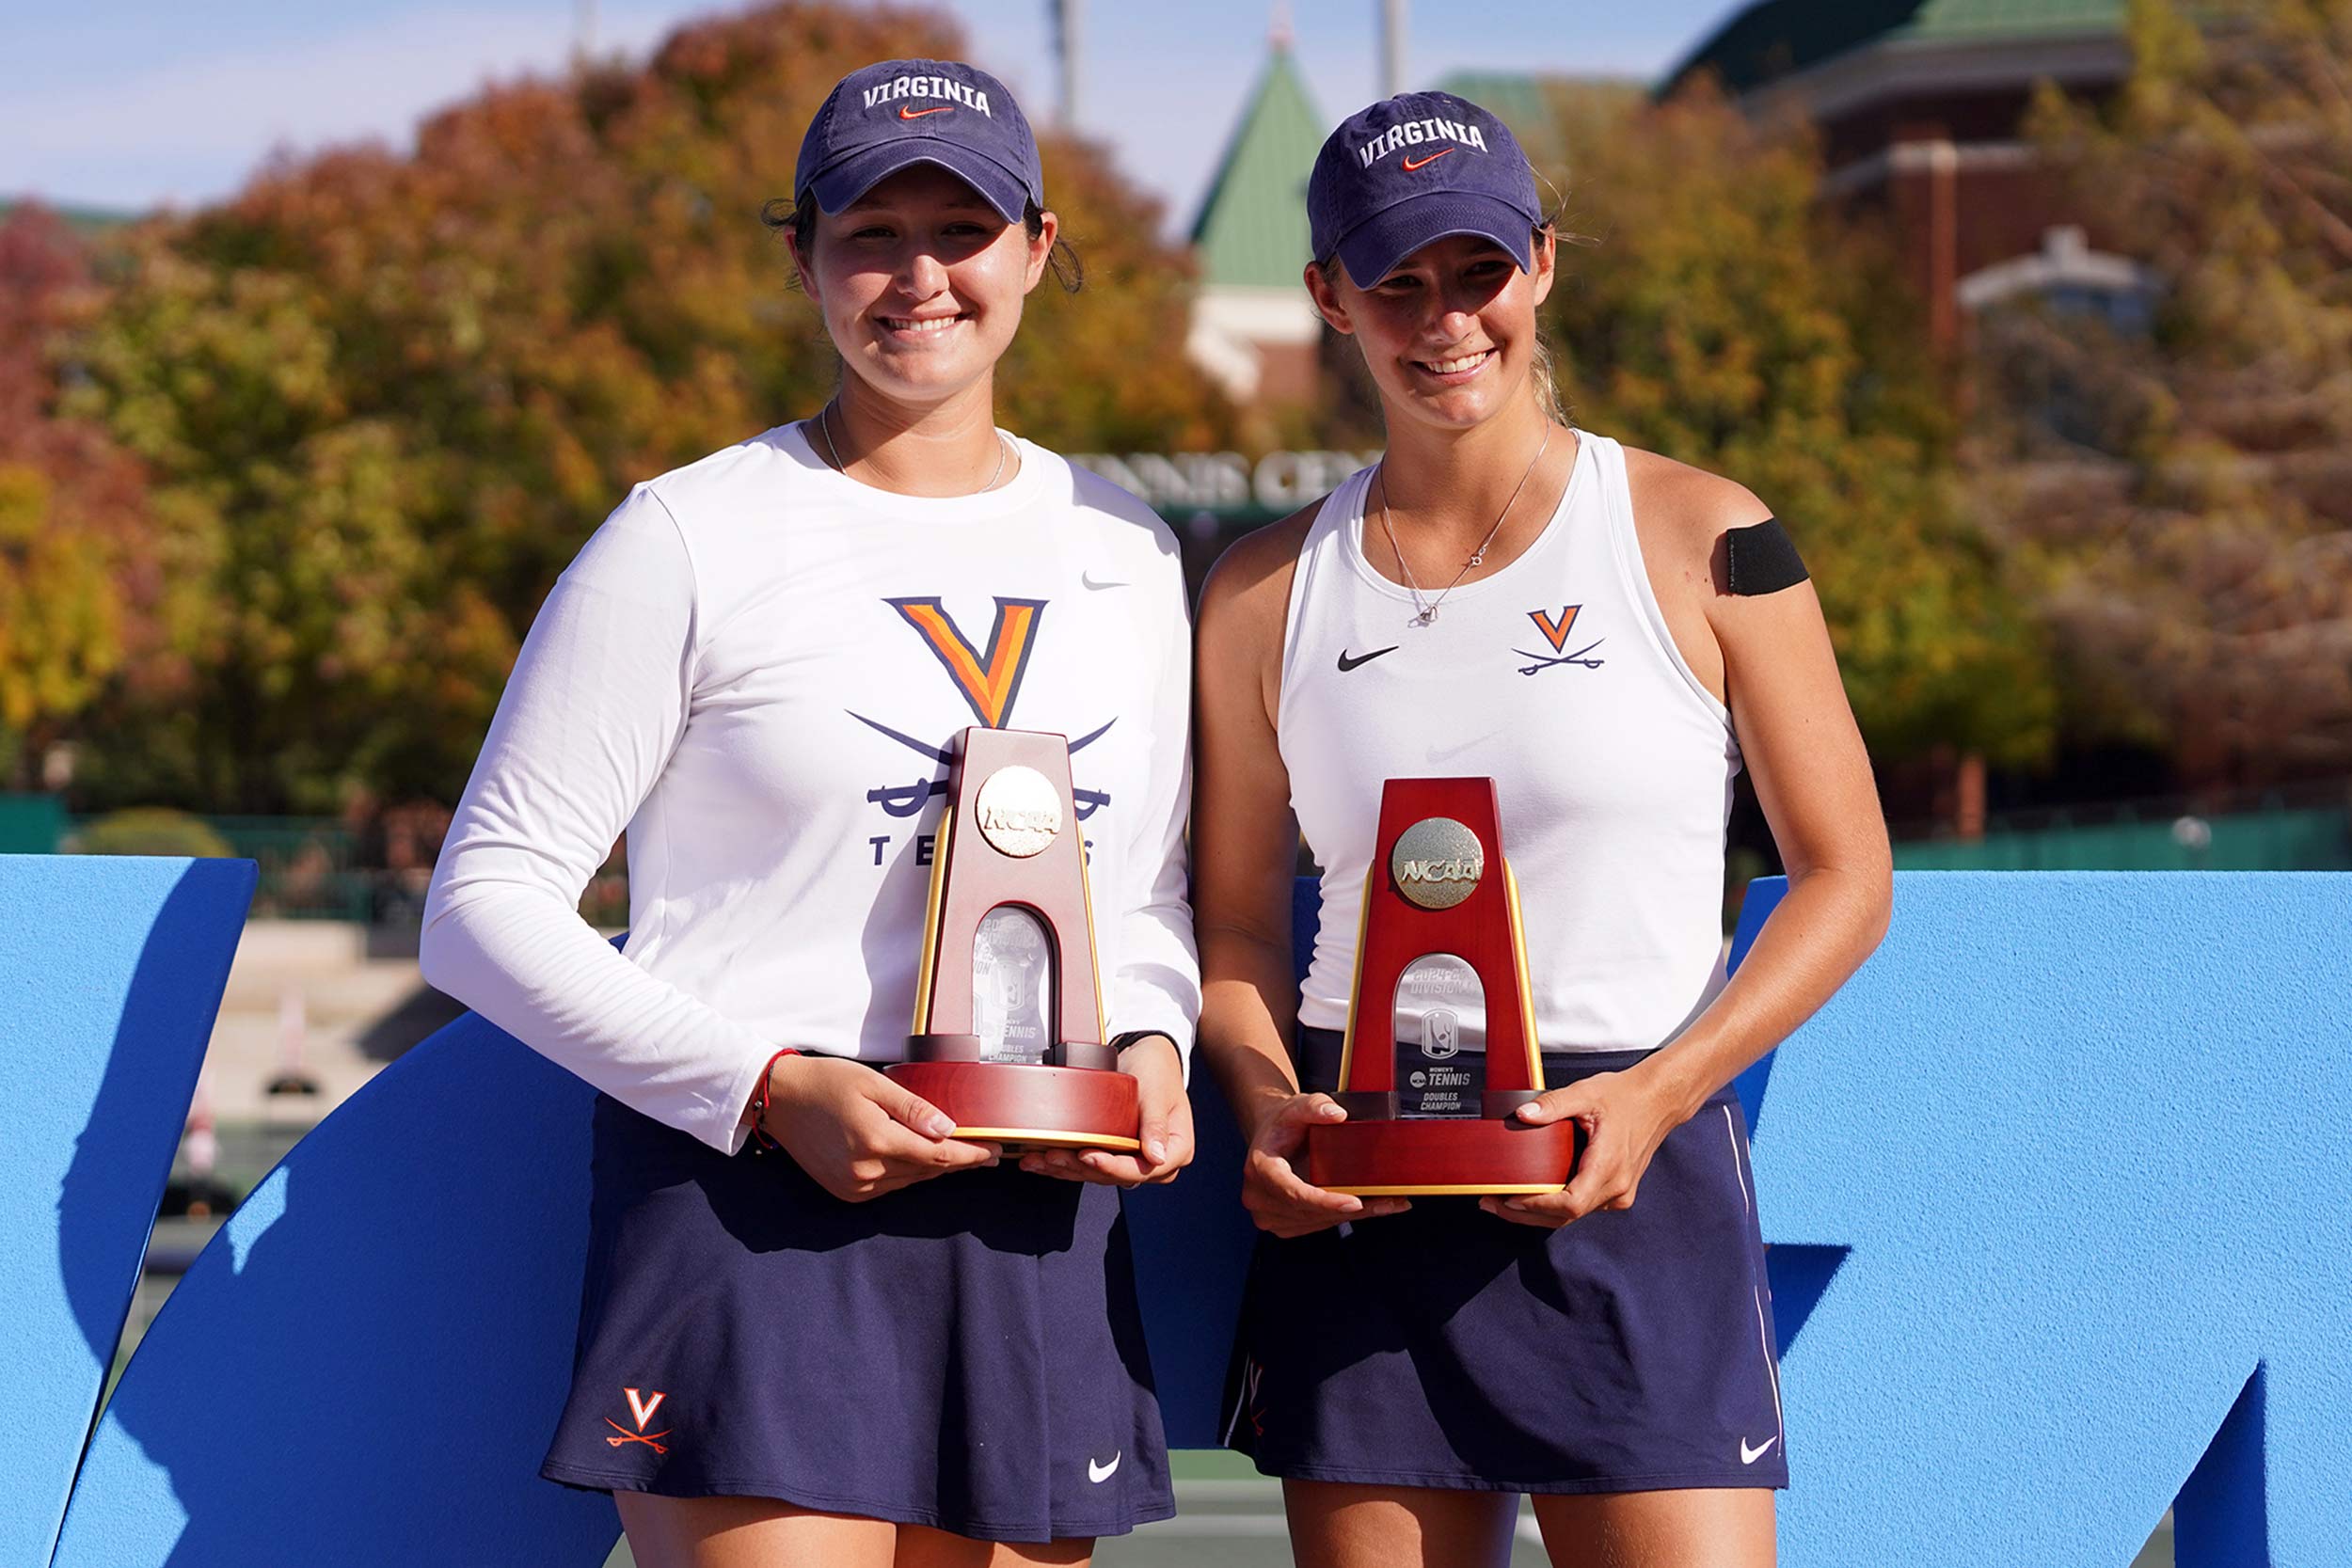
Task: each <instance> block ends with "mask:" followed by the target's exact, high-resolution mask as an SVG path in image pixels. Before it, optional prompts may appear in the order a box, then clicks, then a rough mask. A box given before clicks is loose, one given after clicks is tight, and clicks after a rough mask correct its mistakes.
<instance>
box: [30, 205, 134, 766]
mask: <svg viewBox="0 0 2352 1568" xmlns="http://www.w3.org/2000/svg"><path fill="white" fill-rule="evenodd" d="M95 301H96V295H95V293H94V290H93V288H92V285H91V280H90V276H89V264H88V257H87V253H86V251H85V248H84V246H83V245H82V243H81V241H80V240H78V239H77V238H76V237H75V236H74V235H73V234H72V232H71V231H70V230H68V229H67V227H66V225H65V224H64V223H63V222H62V221H61V220H60V219H59V218H58V217H57V216H56V214H53V213H50V212H48V211H46V210H45V209H42V208H40V207H38V206H32V205H25V206H20V207H17V208H15V209H13V210H12V211H11V212H10V213H9V214H8V216H7V218H6V219H5V220H0V788H18V789H24V788H32V787H36V786H37V785H38V784H40V782H41V781H40V774H41V762H42V758H43V755H44V753H45V752H47V751H48V749H49V747H50V746H51V744H52V743H53V742H55V741H56V740H57V739H59V738H61V737H62V736H64V735H65V734H67V733H68V732H69V730H70V728H71V726H72V721H74V720H75V719H76V718H77V717H78V716H79V715H81V714H82V713H83V712H84V710H86V709H87V707H89V705H91V704H92V703H93V702H94V701H95V700H96V699H97V698H98V696H99V694H100V693H101V692H102V691H103V689H104V688H105V685H106V683H107V682H108V681H109V680H110V679H111V678H113V677H114V676H115V675H116V674H117V673H118V672H119V671H120V670H122V668H123V667H124V665H125V664H126V662H127V661H128V660H130V659H131V658H132V657H134V656H135V655H137V654H139V653H141V652H144V651H148V650H149V649H151V646H152V639H151V638H150V637H149V636H148V635H147V632H148V631H149V629H150V627H149V621H148V613H149V612H150V611H151V610H152V607H153V601H154V598H155V594H156V589H157V578H156V574H155V573H154V571H153V569H152V562H151V560H149V559H148V558H147V555H146V549H145V546H146V544H147V540H146V536H145V535H146V515H145V508H144V489H143V486H142V483H141V481H140V476H139V474H138V471H137V469H136V467H135V465H133V464H132V463H131V462H130V461H129V460H128V459H127V458H126V457H125V455H124V454H123V453H122V452H121V451H119V450H117V449H116V448H115V447H114V446H113V444H112V443H110V442H109V441H108V440H107V439H106V437H105V436H104V435H103V432H101V431H100V430H98V429H97V428H95V427H94V426H92V425H89V424H87V423H83V422H79V421H75V420H69V419H63V418H60V417H59V415H58V413H57V408H56V403H57V392H58V375H57V364H56V358H55V349H56V341H57V339H58V337H59V335H60V334H61V333H64V332H66V331H67V330H69V329H70V328H71V327H72V325H74V324H75V323H76V322H77V320H79V319H81V318H83V317H84V316H85V315H86V314H87V312H88V311H89V310H91V309H93V308H94V306H95Z"/></svg>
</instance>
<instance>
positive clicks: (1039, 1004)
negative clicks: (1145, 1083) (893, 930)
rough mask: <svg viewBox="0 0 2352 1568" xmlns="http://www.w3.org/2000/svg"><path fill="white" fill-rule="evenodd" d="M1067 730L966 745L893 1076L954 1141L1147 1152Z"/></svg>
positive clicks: (943, 827) (1002, 735)
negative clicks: (1101, 953) (1106, 998)
mask: <svg viewBox="0 0 2352 1568" xmlns="http://www.w3.org/2000/svg"><path fill="white" fill-rule="evenodd" d="M1077 822H1078V816H1077V810H1076V805H1075V802H1074V801H1073V799H1072V797H1071V788H1070V748H1069V744H1068V743H1067V742H1066V741H1065V740H1064V739H1063V738H1062V737H1061V736H1057V735H1041V734H1038V733H1036V732H1034V731H1029V730H996V729H986V728H982V727H980V726H977V725H975V726H973V727H972V728H970V729H967V730H965V731H964V732H963V734H962V735H961V736H960V737H958V741H957V747H956V761H955V767H954V770H953V772H952V774H951V775H950V778H949V783H948V804H947V810H946V814H945V815H944V816H942V817H941V818H940V824H939V837H938V841H937V845H936V847H935V848H934V850H933V852H932V858H931V896H930V913H929V914H928V915H927V916H926V917H925V918H924V922H923V954H922V958H921V968H920V970H919V971H918V972H917V974H916V977H915V992H914V1034H912V1035H910V1036H908V1037H907V1059H906V1060H905V1061H903V1062H898V1063H896V1064H894V1065H892V1066H890V1067H888V1068H885V1069H883V1070H884V1071H886V1072H888V1073H889V1074H890V1076H891V1077H892V1078H894V1079H896V1080H898V1082H899V1083H900V1084H903V1085H906V1087H908V1088H909V1089H911V1090H913V1091H914V1093H916V1094H919V1095H921V1096H922V1097H923V1098H924V1099H925V1100H928V1101H930V1102H931V1103H932V1104H933V1105H936V1106H938V1107H939V1109H940V1111H941V1112H942V1113H943V1114H945V1115H946V1117H947V1118H948V1119H949V1120H950V1121H952V1122H954V1123H955V1124H956V1132H955V1135H956V1136H957V1137H959V1138H970V1139H975V1140H979V1141H984V1142H988V1143H1000V1144H1003V1145H1005V1146H1006V1147H1007V1148H1030V1147H1051V1148H1108V1149H1117V1150H1120V1151H1122V1152H1134V1151H1136V1150H1137V1149H1139V1148H1141V1147H1142V1145H1141V1144H1140V1142H1139V1141H1138V1134H1139V1131H1140V1120H1141V1117H1140V1113H1139V1110H1138V1107H1137V1101H1136V1081H1135V1079H1133V1078H1132V1077H1130V1076H1128V1075H1127V1074H1126V1073H1123V1072H1121V1071H1120V1070H1119V1061H1118V1053H1117V1052H1116V1051H1115V1050H1113V1049H1112V1047H1111V1046H1109V1045H1108V1044H1105V1043H1104V1039H1103V993H1102V988H1101V983H1100V981H1099V979H1098V977H1097V975H1096V973H1095V967H1094V908H1093V896H1092V894H1091V892H1090V891H1089V888H1088V886H1087V879H1086V851H1085V847H1084V845H1083V844H1082V843H1081V842H1080V840H1081V835H1080V833H1079V832H1078V826H1077Z"/></svg>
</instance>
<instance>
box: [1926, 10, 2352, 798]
mask: <svg viewBox="0 0 2352 1568" xmlns="http://www.w3.org/2000/svg"><path fill="white" fill-rule="evenodd" d="M2183 9H2184V8H2176V7H2174V6H2172V5H2170V4H2167V3H2163V0H2138V3H2137V4H2136V5H2135V6H2134V8H2133V15H2132V23H2131V40H2132V46H2133V51H2134V60H2135V63H2134V68H2133V72H2132V75H2131V78H2130V80H2129V82H2128V83H2127V84H2126V86H2125V87H2124V89H2123V90H2122V93H2121V94H2120V95H2118V96H2117V97H2116V99H2115V100H2114V101H2113V102H2112V103H2110V104H2108V105H2106V107H2104V108H2103V109H2098V110H2093V109H2090V108H2086V107H2083V106H2081V105H2078V104H2070V103H2067V102H2065V101H2064V100H2062V99H2059V98H2058V97H2057V96H2056V95H2055V94H2045V96H2044V99H2043V101H2042V103H2041V104H2040V105H2039V107H2038V110H2037V134H2038V135H2039V137H2040V139H2041V141H2042V146H2043V147H2044V149H2045V150H2047V151H2048V152H2049V153H2050V154H2051V155H2052V156H2053V157H2054V159H2056V160H2057V161H2058V164H2059V165H2060V166H2062V167H2064V168H2065V169H2067V170H2068V171H2069V172H2070V173H2071V175H2072V177H2073V180H2074V188H2075V191H2076V193H2077V198H2078V199H2079V200H2080V201H2081V202H2082V203H2083V204H2084V210H2085V212H2086V213H2087V214H2088V215H2089V217H2090V222H2091V223H2092V225H2093V227H2094V231H2095V232H2096V233H2098V234H2099V236H2100V237H2101V240H2102V244H2103V247H2104V248H2108V249H2112V250H2118V251H2121V252H2122V253H2123V254H2126V255H2129V256H2132V257H2134V258H2137V259H2139V260H2141V261H2144V262H2145V263H2146V265H2147V267H2148V269H2149V272H2150V275H2151V282H2152V285H2153V288H2152V290H2151V293H2150V294H2149V296H2148V297H2149V305H2148V307H2147V308H2146V309H2145V310H2144V314H2145V318H2146V319H2145V320H2144V321H2143V320H2141V319H2138V318H2139V316H2140V314H2141V313H2142V312H2136V311H2134V310H2131V309H2124V310H2121V311H2114V310H2111V311H2108V312H2106V313H2104V314H2089V313H2085V312H2083V311H2081V310H2078V309H2077V310H2069V309H2065V308H2064V307H2063V303H2062V302H2053V303H2046V304H2044V305H2042V306H2040V307H2027V308H2021V309H2013V310H2010V311H2005V312H2003V313H2001V314H2000V315H1999V316H1998V317H1997V318H1994V319H1991V320H1988V321H1987V323H1986V324H1985V332H1984V342H1983V348H1982V352H1981V354H1980V356H1979V375H1980V379H1981V384H1982V387H1981V393H1980V401H1981V403H1982V404H1983V405H1984V407H1985V409H1986V415H1987V417H1986V419H1985V420H1984V422H1983V426H1982V429H1981V432H1980V434H1979V439H1978V441H1977V443H1976V447H1975V450H1974V452H1973V461H1972V467H1974V469H1975V470H1976V473H1977V475H1978V481H1977V483H1978V485H1979V489H1980V491H1981V492H1983V493H1984V494H1986V495H1987V496H1989V497H1991V498H1992V499H1993V505H1994V508H1995V509H1996V510H1997V511H1998V513H1999V514H2000V515H2004V516H2006V517H2007V518H2009V519H2010V523H2009V527H2008V535H2009V537H2008V541H2007V545H2008V548H2009V550H2010V553H2011V555H2012V558H2013V560H2014V562H2015V563H2016V570H2017V576H2018V578H2019V580H2020V581H2021V583H2023V584H2024V586H2025V588H2026V592H2028V593H2029V594H2031V595H2032V596H2033V598H2034V600H2035V602H2036V604H2037V606H2038V608H2039V610H2040V612H2041V614H2042V616H2043V617H2045V618H2046V620H2047V622H2048V624H2049V625H2050V626H2051V627H2052V628H2053V631H2054V633H2055V636H2056V638H2057V641H2058V648H2059V650H2060V653H2061V657H2063V658H2064V660H2065V663H2066V667H2067V669H2068V671H2069V675H2070V679H2069V687H2070V690H2071V691H2072V692H2073V693H2074V701H2075V705H2076V707H2077V709H2078V710H2079V715H2080V721H2081V722H2082V723H2084V724H2085V725H2088V726H2095V727H2096V728H2098V729H2100V730H2103V731H2106V733H2110V734H2120V735H2123V736H2131V737H2135V738H2138V739H2142V740H2145V741H2148V742H2152V743H2153V744H2155V745H2158V746H2161V747H2164V748H2166V749H2167V750H2169V752H2170V753H2171V754H2172V756H2173V758H2174V761H2175V764H2176V766H2177V767H2178V768H2179V769H2180V770H2181V771H2182V773H2183V774H2184V775H2185V777H2186V778H2187V779H2188V780H2189V782H2191V783H2192V784H2260V783H2265V782H2267V781H2269V780H2272V779H2275V778H2278V777H2280V776H2283V775H2290V774H2296V773H2331V774H2337V773H2343V772H2344V771H2347V770H2352V465H2348V464H2347V460H2346V457H2345V453H2346V452H2347V451H2352V178H2347V171H2348V170H2352V94H2347V90H2346V83H2347V81H2352V0H2248V3H2242V4H2235V5H2229V6H2213V5H2200V6H2197V7H2195V8H2194V10H2195V12H2196V14H2197V15H2198V16H2200V17H2201V18H2202V19H2203V20H2204V22H2205V24H2206V26H2205V28H2204V30H2203V31H2202V32H2201V31H2200V30H2199V28H2198V27H2196V26H2192V25H2191V24H2189V22H2188V21H2187V20H2186V19H2185V16H2184V15H2183ZM2122 303H2123V304H2124V305H2126V306H2130V305H2132V304H2133V303H2134V302H2133V301H2132V300H2131V299H2129V298H2126V299H2125V300H2124V301H2122Z"/></svg>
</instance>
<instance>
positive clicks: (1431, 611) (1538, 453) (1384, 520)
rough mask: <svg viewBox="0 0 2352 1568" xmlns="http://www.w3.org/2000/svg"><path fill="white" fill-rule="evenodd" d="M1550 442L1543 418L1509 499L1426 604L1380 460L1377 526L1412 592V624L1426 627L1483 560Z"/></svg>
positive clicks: (1386, 471) (1384, 463) (1547, 422)
mask: <svg viewBox="0 0 2352 1568" xmlns="http://www.w3.org/2000/svg"><path fill="white" fill-rule="evenodd" d="M1550 445H1551V421H1550V420H1545V421H1544V438H1543V439H1542V440H1541V441H1540V442H1538V443H1536V446H1535V455H1534V456H1533V457H1531V458H1529V459H1528V460H1527V468H1526V471H1525V472H1523V473H1521V474H1520V475H1519V482H1518V483H1517V484H1515V485H1513V486H1512V487H1511V499H1509V500H1507V501H1504V502H1503V503H1502V511H1501V512H1499V513H1497V514H1495V526H1494V527H1492V528H1490V529H1488V530H1487V531H1486V538H1484V539H1481V540H1480V541H1479V542H1478V547H1477V548H1476V549H1474V550H1472V551H1470V559H1469V560H1468V561H1465V562H1462V570H1461V571H1459V572H1456V573H1454V581H1453V582H1449V583H1447V584H1446V585H1445V586H1444V587H1443V588H1441V589H1439V590H1438V596H1437V597H1436V598H1434V599H1432V600H1430V601H1429V602H1428V603H1427V604H1423V603H1422V602H1421V584H1420V583H1418V582H1416V581H1414V580H1413V568H1412V567H1411V566H1410V565H1409V564H1407V563H1406V560H1405V548H1404V546H1401V545H1399V544H1398V543H1397V542H1396V530H1395V528H1394V527H1393V526H1391V524H1390V522H1389V460H1388V459H1387V458H1385V457H1384V458H1382V459H1381V460H1380V529H1381V531H1382V532H1384V533H1386V534H1387V535H1388V536H1389V548H1390V549H1391V550H1394V551H1395V552H1396V568H1397V570H1398V571H1400V572H1403V573H1404V574H1405V590H1406V593H1408V594H1412V595H1413V625H1415V626H1428V625H1429V624H1430V623H1431V622H1433V621H1435V620H1437V618H1438V606H1439V605H1441V604H1443V603H1445V596H1446V595H1447V594H1451V593H1453V592H1454V583H1458V582H1460V581H1461V580H1462V578H1463V576H1464V575H1465V574H1467V573H1468V572H1469V571H1470V568H1471V567H1473V566H1476V565H1480V564H1482V563H1483V562H1485V561H1486V546H1489V545H1491V544H1493V543H1494V542H1495V535H1496V534H1498V533H1501V532H1502V519H1503V518H1505V517H1508V516H1509V515H1511V508H1512V507H1513V506H1514V505H1516V504H1518V499H1519V492H1520V491H1521V490H1524V489H1526V488H1527V480H1528V476H1529V475H1530V474H1533V473H1534V471H1535V465H1536V464H1538V463H1541V462H1542V461H1543V460H1544V449H1545V448H1546V447H1549V446H1550Z"/></svg>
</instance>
